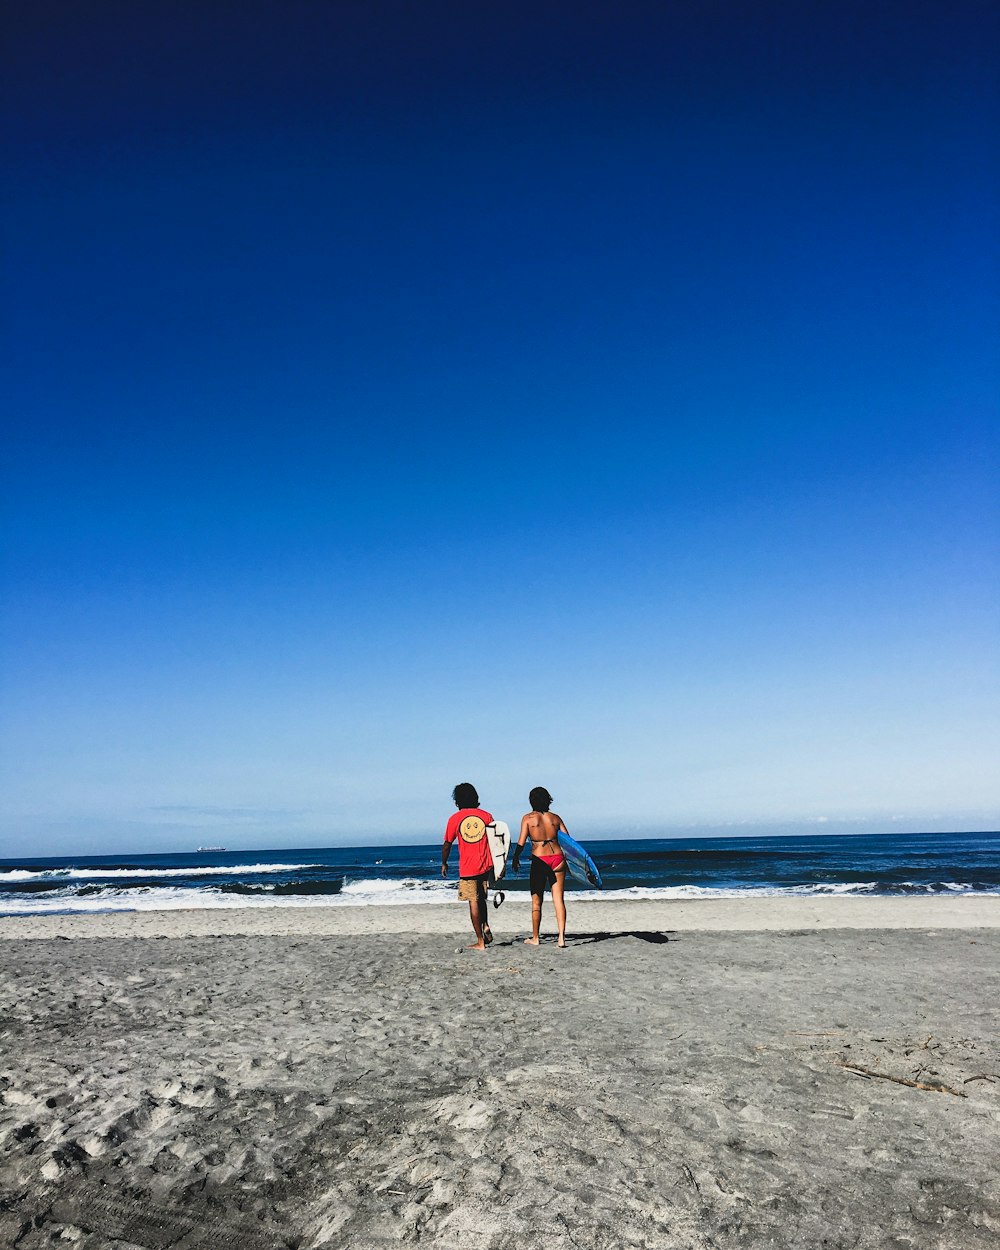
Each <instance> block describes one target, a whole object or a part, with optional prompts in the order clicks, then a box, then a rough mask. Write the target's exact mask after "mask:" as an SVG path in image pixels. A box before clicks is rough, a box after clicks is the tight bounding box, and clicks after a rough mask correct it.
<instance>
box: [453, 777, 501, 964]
mask: <svg viewBox="0 0 1000 1250" xmlns="http://www.w3.org/2000/svg"><path fill="white" fill-rule="evenodd" d="M451 797H452V798H453V799H454V800H455V806H456V807H457V808H458V811H457V812H456V813H455V814H454V816H452V817H451V819H450V820H449V821H448V825H447V828H446V829H445V831H444V843H443V845H442V847H441V876H442V877H447V876H448V857H449V855H451V844H452V843H453V842H455V841H456V840H457V841H458V897H459V898H461V899H466V900H467V901H468V904H469V919H470V920H471V921H472V928H473V930H474V931H475V934H476V940H475V942H473V944H472V945H471V946H468V947H466V949H467V950H470V951H484V950H485V949H486V948H487V946H489V944H490V942H492V941H493V934H492V933H491V932H490V926H489V923H488V921H487V919H486V917H487V911H486V887H487V886H488V885H489V883H490V878H491V877H492V875H493V855H492V853H491V851H490V840H489V838H487V836H486V826H487V825H491V824H492V823H493V817H492V816H491V815H490V813H489V812H486V811H484V810H483V809H482V808H481V807H480V806H479V795H478V794H477V793H476V787H475V786H474V785H471V784H470V783H469V782H468V781H463V782H461V783H460V784H459V785H457V786H456V787H455V789H454V790H452V792H451Z"/></svg>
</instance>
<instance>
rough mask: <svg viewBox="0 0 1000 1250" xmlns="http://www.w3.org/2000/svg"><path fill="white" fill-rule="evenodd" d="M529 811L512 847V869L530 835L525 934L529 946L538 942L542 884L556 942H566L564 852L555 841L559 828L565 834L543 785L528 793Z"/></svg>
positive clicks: (518, 863) (519, 862)
mask: <svg viewBox="0 0 1000 1250" xmlns="http://www.w3.org/2000/svg"><path fill="white" fill-rule="evenodd" d="M528 802H529V803H530V804H531V811H530V812H528V814H527V815H526V816H524V817H522V819H521V834H520V837H519V838H518V840H517V848H516V849H515V851H514V871H515V872H517V871H518V869H519V868H520V866H521V852H522V850H523V849H524V846H525V843H526V842H527V841H528V839H529V838H530V839H531V872H530V875H529V885H530V889H531V937H530V938H525V939H524V940H525V942H526V943H527V944H528V945H529V946H537V945H538V943H539V929H540V928H541V924H542V898H543V896H544V894H545V890H546V887H548V888H549V889H550V890H551V891H552V905H553V907H554V908H555V909H556V925H557V926H558V928H559V945H560V946H565V945H566V904H565V903H564V902H563V889H564V887H565V885H566V856H565V855H564V854H563V852H562V848H561V847H560V845H559V831H560V830H562V832H563V833H565V834H567V835H568V834H569V830H568V829H567V828H566V826H565V825H564V824H563V819H562V817H561V816H557V815H556V814H555V812H550V811H549V808H550V807H551V806H552V795H551V794H549V792H548V790H546V789H545V788H544V787H543V786H536V787H535V788H534V790H532V792H531V793H530V794H529V795H528Z"/></svg>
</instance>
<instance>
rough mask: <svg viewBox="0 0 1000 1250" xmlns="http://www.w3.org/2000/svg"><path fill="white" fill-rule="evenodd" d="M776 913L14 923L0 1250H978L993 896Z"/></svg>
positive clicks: (5, 1014) (6, 966) (321, 915)
mask: <svg viewBox="0 0 1000 1250" xmlns="http://www.w3.org/2000/svg"><path fill="white" fill-rule="evenodd" d="M765 901H766V902H767V903H769V904H771V906H770V909H769V911H768V914H769V915H770V927H765V926H764V921H765V919H766V916H763V915H762V914H761V911H760V909H759V908H757V907H756V906H750V907H744V906H743V904H740V906H739V907H736V908H734V907H733V905H732V904H731V903H730V904H729V905H728V916H729V925H730V927H729V928H728V929H723V928H719V927H718V925H719V924H720V923H721V919H720V913H719V912H718V910H717V908H716V905H715V904H712V905H711V906H710V907H709V906H706V905H704V904H700V903H697V904H669V905H666V906H664V905H662V904H635V903H627V904H622V903H617V904H606V903H599V904H580V903H578V904H575V905H574V906H573V907H572V908H571V912H570V933H571V938H570V945H569V948H568V949H567V950H566V951H559V950H557V949H556V948H555V945H554V942H552V941H547V942H544V943H543V945H542V946H541V947H540V948H539V949H537V950H535V949H531V948H528V947H525V946H524V945H523V944H522V943H521V941H520V937H521V936H523V934H524V932H525V931H526V928H525V922H526V920H527V909H526V907H525V906H524V904H523V903H521V902H517V903H515V904H514V905H511V904H510V903H509V902H508V904H506V905H505V906H504V907H503V908H502V909H501V910H500V911H499V912H498V913H495V916H494V919H495V921H496V924H495V929H496V932H497V940H496V942H495V943H494V945H493V946H492V948H491V949H490V950H489V951H488V952H487V953H486V954H485V955H478V954H470V953H468V952H465V951H462V950H460V949H459V948H460V943H461V940H462V939H464V937H465V929H464V924H465V922H464V919H463V910H464V909H462V908H460V907H459V905H457V904H456V905H455V907H454V908H450V907H433V906H420V907H405V908H404V907H391V908H377V909H376V908H350V909H349V908H342V909H336V910H335V909H331V908H325V909H301V910H299V909H296V910H295V911H288V912H284V911H283V912H279V911H277V909H275V910H269V911H266V912H262V911H259V910H250V909H247V910H246V911H239V912H233V911H227V912H216V913H206V912H181V913H178V912H173V913H149V914H145V915H138V914H134V913H133V914H132V915H130V916H110V917H109V916H91V917H82V918H78V917H66V918H59V917H53V918H51V919H48V920H46V921H44V922H40V921H33V920H32V921H28V920H23V919H17V920H6V921H0V936H2V937H4V938H7V939H9V940H6V941H0V1245H3V1246H7V1245H11V1246H13V1245H15V1244H16V1245H17V1246H18V1250H39V1248H40V1247H42V1246H45V1247H50V1246H52V1245H54V1244H55V1245H61V1244H65V1245H74V1246H77V1247H80V1248H81V1250H98V1248H100V1250H104V1248H105V1247H117V1248H118V1250H127V1248H128V1247H144V1248H147V1250H159V1248H160V1247H183V1248H184V1250H190V1248H192V1247H203V1248H205V1250H208V1248H209V1247H229V1246H232V1247H237V1246H238V1247H240V1248H241V1250H257V1248H258V1247H259V1248H260V1250H264V1248H265V1247H266V1248H267V1250H271V1248H281V1247H301V1248H303V1250H305V1248H306V1247H319V1246H329V1247H334V1248H341V1247H343V1248H346V1247H351V1248H352V1250H364V1248H365V1247H373V1248H375V1247H381V1246H388V1245H390V1244H396V1243H398V1242H399V1241H401V1240H402V1241H404V1242H406V1241H410V1242H416V1241H418V1240H419V1241H421V1242H425V1243H428V1244H432V1245H434V1246H441V1247H444V1248H445V1250H449V1248H450V1247H455V1250H458V1247H463V1248H464V1247H466V1246H469V1245H473V1246H476V1247H478V1248H483V1250H501V1248H506V1247H512V1248H513V1247H518V1248H521V1247H523V1248H524V1250H536V1248H537V1250H542V1247H545V1248H546V1250H548V1248H550V1247H559V1248H562V1247H565V1248H566V1250H569V1248H570V1247H577V1248H583V1250H611V1248H612V1247H615V1248H617V1247H664V1248H668V1250H669V1248H673V1247H678V1248H680V1247H685V1248H687V1247H692V1248H697V1250H702V1248H703V1247H704V1248H708V1250H712V1248H715V1250H729V1248H730V1247H756V1246H761V1247H763V1246H768V1247H772V1246H773V1247H788V1248H789V1250H791V1248H792V1247H795V1248H796V1250H801V1248H803V1247H813V1246H816V1247H827V1248H829V1250H838V1248H840V1247H844V1248H846V1247H862V1248H863V1247H890V1248H892V1250H903V1248H904V1247H905V1248H906V1250H914V1248H916V1250H923V1248H926V1250H931V1248H933V1250H946V1248H948V1247H955V1250H976V1248H978V1247H984V1248H985V1247H987V1246H989V1247H993V1246H994V1245H996V1242H997V1237H998V1235H1000V1185H998V1181H997V1177H996V1173H997V1169H996V1160H997V1158H998V1157H1000V1042H998V1035H1000V1029H998V1027H997V1026H998V1023H1000V1020H998V1016H1000V1006H998V1005H1000V931H998V928H997V925H998V924H1000V905H998V904H1000V900H997V899H980V900H967V899H956V900H940V902H941V904H942V905H941V906H939V907H931V908H930V909H929V910H928V909H927V907H923V908H921V907H919V906H916V905H918V904H924V903H925V902H927V903H937V902H939V900H926V901H925V900H841V899H836V900H820V902H822V903H823V904H824V906H822V907H820V908H819V915H820V919H819V921H817V920H815V919H814V920H813V921H812V922H810V921H809V911H808V907H807V908H806V910H803V909H800V908H785V907H775V906H774V904H776V903H782V904H783V903H786V902H788V903H795V904H799V903H800V902H803V900H765ZM848 902H850V903H858V904H861V907H860V908H858V907H848V908H846V909H844V910H837V909H841V908H844V905H845V903H848ZM815 903H816V900H808V905H809V906H814V905H815ZM887 903H899V904H901V905H902V908H905V909H911V908H912V909H913V910H905V911H904V910H901V909H900V908H897V907H888V908H887V907H886V906H885V904H887ZM966 904H975V905H974V906H969V907H968V908H967V909H966V910H962V908H963V905H966ZM865 908H867V911H865V910H864V909H865ZM372 913H377V914H376V915H374V916H373V915H372ZM413 913H420V914H421V915H423V916H424V919H423V921H419V920H418V919H417V918H416V917H415V916H414V915H413ZM548 915H549V920H551V912H549V913H548ZM865 915H867V916H868V920H869V926H868V927H865V926H863V925H862V924H861V919H862V918H863V917H864V916H865ZM699 917H700V919H699ZM831 917H834V918H835V919H836V920H837V921H839V923H838V924H836V925H835V926H834V927H827V926H828V924H829V921H830V918H831ZM407 921H410V925H411V927H410V929H409V931H406V928H405V923H406V922H407ZM654 921H655V923H654ZM904 923H905V924H910V925H911V926H912V927H898V926H900V925H903V924H904ZM418 924H420V925H422V927H423V931H416V930H415V928H414V927H413V926H415V925H418ZM338 925H341V926H344V925H346V926H354V931H352V930H351V928H350V927H348V928H346V929H345V928H341V929H339V930H338V929H337V926H338ZM379 925H382V926H384V927H383V928H382V930H381V931H380V932H375V931H372V929H377V928H378V926H379ZM46 926H51V929H46ZM269 926H275V928H270V927H269ZM362 926H367V931H360V932H359V931H357V930H358V929H359V928H361V927H362ZM435 926H442V927H441V928H435ZM161 930H165V931H166V932H169V933H170V934H172V935H173V936H166V935H165V933H164V932H161ZM113 933H114V934H123V933H128V934H129V935H130V940H127V941H123V940H120V938H119V937H115V936H110V934H113ZM184 934H186V936H182V935H184ZM214 935H218V936H214ZM28 937H31V938H33V940H19V938H20V939H23V938H28ZM71 937H72V938H76V940H66V939H67V938H71ZM907 1082H912V1083H907ZM921 1087H923V1088H921Z"/></svg>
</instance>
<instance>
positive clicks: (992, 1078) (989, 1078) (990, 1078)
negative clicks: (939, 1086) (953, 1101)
mask: <svg viewBox="0 0 1000 1250" xmlns="http://www.w3.org/2000/svg"><path fill="white" fill-rule="evenodd" d="M970 1081H992V1082H993V1083H994V1085H995V1084H996V1081H997V1078H996V1077H995V1076H987V1075H986V1074H985V1073H984V1074H983V1075H982V1076H967V1077H966V1078H965V1080H964V1081H963V1082H962V1084H963V1085H968V1083H969V1082H970Z"/></svg>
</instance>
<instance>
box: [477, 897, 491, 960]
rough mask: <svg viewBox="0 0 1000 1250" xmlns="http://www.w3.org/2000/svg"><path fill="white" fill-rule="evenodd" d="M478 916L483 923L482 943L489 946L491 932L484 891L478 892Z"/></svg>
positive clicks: (488, 910)
mask: <svg viewBox="0 0 1000 1250" xmlns="http://www.w3.org/2000/svg"><path fill="white" fill-rule="evenodd" d="M479 915H480V917H481V918H482V922H483V941H484V942H485V943H486V945H487V946H489V944H490V943H491V942H492V941H493V930H492V929H491V928H490V909H489V907H488V906H487V894H486V890H485V889H482V890H480V891H479Z"/></svg>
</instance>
